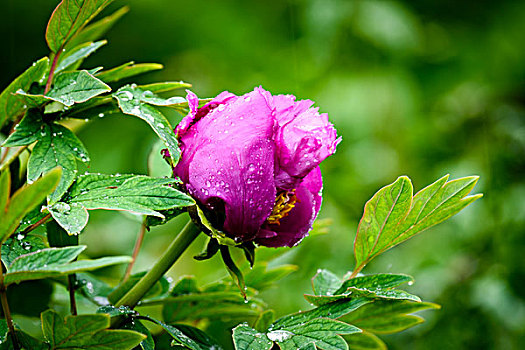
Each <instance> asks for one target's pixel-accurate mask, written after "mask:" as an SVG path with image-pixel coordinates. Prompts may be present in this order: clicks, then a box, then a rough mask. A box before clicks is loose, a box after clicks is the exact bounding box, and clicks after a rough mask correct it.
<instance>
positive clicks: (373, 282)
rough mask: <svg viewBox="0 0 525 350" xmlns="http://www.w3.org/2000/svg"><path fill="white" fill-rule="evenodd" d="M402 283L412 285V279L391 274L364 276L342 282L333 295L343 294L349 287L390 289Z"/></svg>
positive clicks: (407, 276)
mask: <svg viewBox="0 0 525 350" xmlns="http://www.w3.org/2000/svg"><path fill="white" fill-rule="evenodd" d="M403 283H408V284H412V283H414V278H413V277H412V276H409V275H403V274H392V273H379V274H375V275H364V276H358V277H354V278H351V279H348V280H346V281H344V282H343V284H342V285H341V287H340V288H338V290H337V291H336V292H335V294H342V293H345V292H346V291H347V290H348V288H350V287H355V288H366V289H378V288H380V289H391V288H395V287H397V286H399V285H401V284H403Z"/></svg>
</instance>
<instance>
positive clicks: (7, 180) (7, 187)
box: [0, 168, 11, 215]
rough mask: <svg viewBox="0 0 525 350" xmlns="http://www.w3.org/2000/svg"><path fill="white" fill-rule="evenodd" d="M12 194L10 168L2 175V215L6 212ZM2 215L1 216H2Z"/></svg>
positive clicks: (0, 207)
mask: <svg viewBox="0 0 525 350" xmlns="http://www.w3.org/2000/svg"><path fill="white" fill-rule="evenodd" d="M10 193H11V172H10V171H9V168H7V169H6V170H5V171H2V173H0V213H3V212H5V211H6V207H7V202H8V201H9V194H10ZM0 215H1V214H0Z"/></svg>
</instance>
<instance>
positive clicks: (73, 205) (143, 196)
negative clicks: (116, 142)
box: [50, 174, 195, 233]
mask: <svg viewBox="0 0 525 350" xmlns="http://www.w3.org/2000/svg"><path fill="white" fill-rule="evenodd" d="M173 182H174V180H173V179H158V178H152V177H147V176H141V175H101V174H87V175H82V176H79V177H78V179H77V180H76V182H75V183H74V184H73V186H71V188H70V191H69V194H68V198H67V200H65V201H63V202H60V203H63V204H60V206H61V207H62V209H64V210H62V212H61V213H60V215H56V208H55V207H54V206H53V207H51V208H50V212H51V214H52V215H53V218H54V219H55V220H57V222H58V223H59V224H60V225H61V226H62V227H63V228H64V229H66V231H68V232H69V233H76V232H80V231H81V230H82V229H83V228H84V227H85V224H86V223H87V212H86V211H85V210H86V209H87V210H93V209H107V210H126V211H131V212H134V213H137V214H143V215H154V216H158V217H161V218H163V214H161V213H160V212H159V211H162V210H168V209H173V208H180V207H186V206H189V205H194V204H195V202H194V200H193V199H192V198H191V197H189V196H187V195H186V194H184V193H182V192H180V191H179V190H177V189H175V188H173V187H171V186H170V185H171V184H172V183H173ZM57 204H59V203H57ZM68 206H69V207H68Z"/></svg>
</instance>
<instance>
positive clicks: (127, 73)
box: [97, 61, 164, 83]
mask: <svg viewBox="0 0 525 350" xmlns="http://www.w3.org/2000/svg"><path fill="white" fill-rule="evenodd" d="M162 68H164V66H163V65H162V64H159V63H137V64H135V62H133V61H130V62H127V63H124V64H122V65H120V66H118V67H115V68H112V69H109V70H106V71H102V72H100V73H98V74H97V78H99V79H101V80H102V81H104V82H106V83H113V82H116V81H119V80H122V79H125V78H129V77H132V76H135V75H139V74H143V73H147V72H150V71H153V70H159V69H162Z"/></svg>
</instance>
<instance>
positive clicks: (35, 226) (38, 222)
mask: <svg viewBox="0 0 525 350" xmlns="http://www.w3.org/2000/svg"><path fill="white" fill-rule="evenodd" d="M50 217H51V214H47V215H46V216H44V217H43V218H42V219H40V220H38V221H37V222H35V223H34V224H32V225H29V226H28V227H26V229H25V230H24V231H22V234H24V235H25V234H26V233H29V232H31V231H33V230H34V229H35V228H37V227H38V226H40V225H42V224H44V223H46V222H47V220H48V219H49V218H50Z"/></svg>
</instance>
